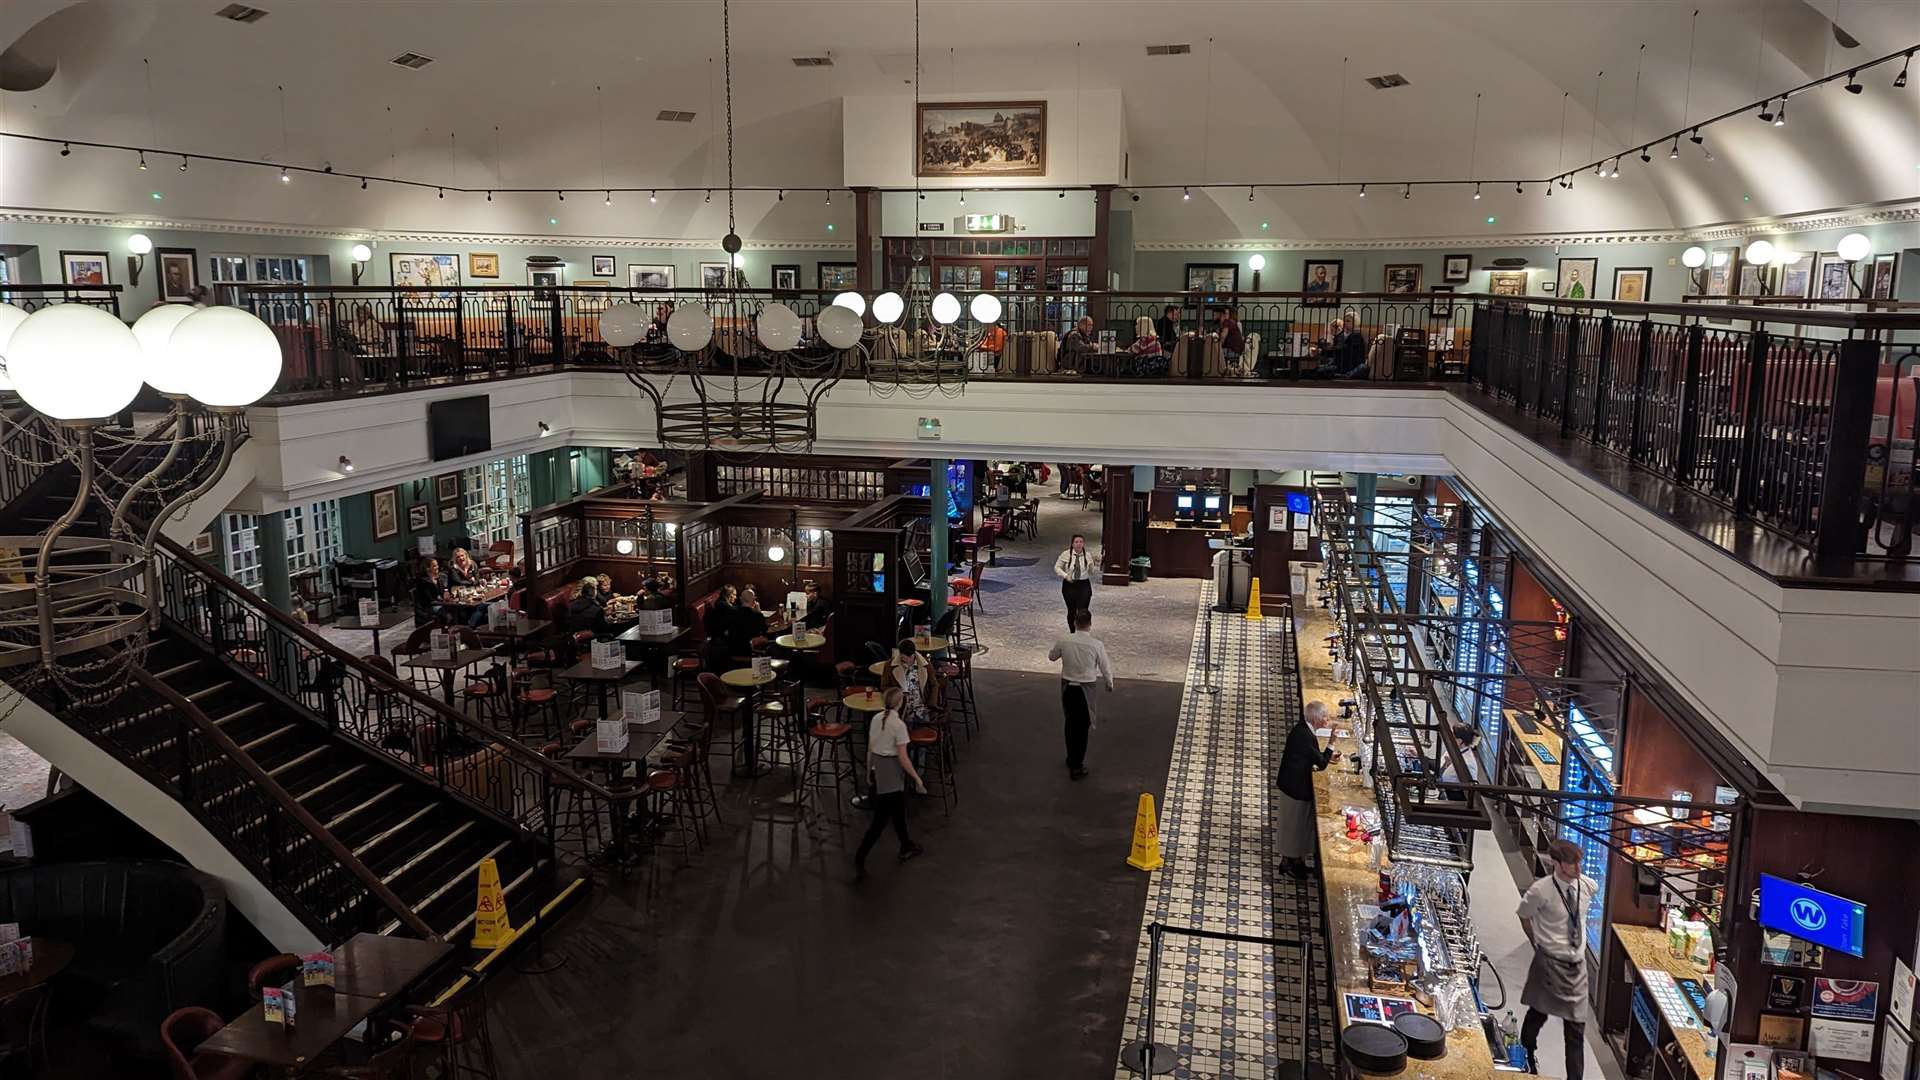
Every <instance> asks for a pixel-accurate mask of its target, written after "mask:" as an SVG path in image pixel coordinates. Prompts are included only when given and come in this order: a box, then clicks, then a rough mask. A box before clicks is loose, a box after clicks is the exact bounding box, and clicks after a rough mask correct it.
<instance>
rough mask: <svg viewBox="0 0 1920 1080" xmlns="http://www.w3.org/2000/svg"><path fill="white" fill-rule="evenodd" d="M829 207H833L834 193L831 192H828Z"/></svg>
mask: <svg viewBox="0 0 1920 1080" xmlns="http://www.w3.org/2000/svg"><path fill="white" fill-rule="evenodd" d="M827 205H828V206H832V205H833V192H831V191H829V192H827Z"/></svg>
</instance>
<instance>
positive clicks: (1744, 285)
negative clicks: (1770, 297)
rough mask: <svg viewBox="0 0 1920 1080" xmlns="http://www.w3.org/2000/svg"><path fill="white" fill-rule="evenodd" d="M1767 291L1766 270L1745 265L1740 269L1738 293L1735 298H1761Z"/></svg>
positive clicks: (1749, 264) (1750, 264) (1761, 267)
mask: <svg viewBox="0 0 1920 1080" xmlns="http://www.w3.org/2000/svg"><path fill="white" fill-rule="evenodd" d="M1766 291H1767V268H1766V267H1764V266H1755V265H1753V264H1752V263H1747V264H1745V265H1743V266H1741V267H1740V291H1739V292H1738V293H1735V294H1734V295H1736V296H1761V295H1764V294H1765V293H1766Z"/></svg>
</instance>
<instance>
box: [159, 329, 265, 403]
mask: <svg viewBox="0 0 1920 1080" xmlns="http://www.w3.org/2000/svg"><path fill="white" fill-rule="evenodd" d="M167 365H168V366H169V367H172V368H176V369H184V370H185V371H186V372H187V376H186V379H187V393H189V394H192V395H193V399H194V400H195V401H198V402H199V403H200V404H202V405H206V406H208V407H209V408H215V409H238V408H242V407H244V406H247V405H251V404H253V403H254V402H256V401H259V400H260V399H261V398H262V397H263V396H265V395H266V392H267V391H269V390H271V389H273V384H274V383H275V382H277V381H279V378H280V339H279V338H277V337H275V336H274V333H273V330H272V328H270V327H269V326H267V324H266V323H263V322H261V321H260V320H259V319H258V318H256V317H255V316H254V315H253V313H252V312H249V311H245V310H242V309H240V308H236V307H209V308H195V309H194V312H193V314H191V315H189V316H187V317H186V318H184V319H181V320H180V325H179V326H176V327H174V329H173V337H172V338H171V339H169V340H168V342H167Z"/></svg>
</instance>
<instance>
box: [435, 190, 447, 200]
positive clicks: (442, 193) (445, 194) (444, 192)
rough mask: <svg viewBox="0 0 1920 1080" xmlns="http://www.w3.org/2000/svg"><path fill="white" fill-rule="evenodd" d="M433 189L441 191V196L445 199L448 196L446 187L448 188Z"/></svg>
mask: <svg viewBox="0 0 1920 1080" xmlns="http://www.w3.org/2000/svg"><path fill="white" fill-rule="evenodd" d="M433 190H435V191H437V192H439V193H440V197H441V198H443V199H444V198H446V197H447V189H446V188H434V189H433Z"/></svg>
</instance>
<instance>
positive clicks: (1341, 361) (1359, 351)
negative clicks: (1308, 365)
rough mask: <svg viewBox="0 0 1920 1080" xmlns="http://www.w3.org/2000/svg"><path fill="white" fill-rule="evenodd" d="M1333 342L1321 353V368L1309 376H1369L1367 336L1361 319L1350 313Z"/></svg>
mask: <svg viewBox="0 0 1920 1080" xmlns="http://www.w3.org/2000/svg"><path fill="white" fill-rule="evenodd" d="M1338 325H1339V327H1340V329H1339V330H1338V331H1337V332H1335V333H1334V335H1333V340H1332V341H1331V342H1329V343H1328V344H1327V345H1326V346H1324V347H1323V348H1322V349H1321V351H1320V355H1321V360H1320V366H1319V367H1317V368H1315V369H1314V370H1313V371H1312V372H1310V373H1309V374H1310V375H1312V376H1313V377H1314V378H1319V379H1364V378H1366V375H1367V336H1366V335H1365V334H1363V333H1361V332H1360V319H1359V317H1358V316H1356V315H1355V314H1354V313H1353V312H1351V311H1349V312H1347V314H1346V317H1345V318H1343V319H1342V320H1341V321H1340V323H1339V324H1338Z"/></svg>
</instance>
